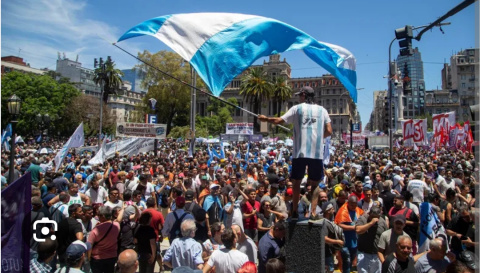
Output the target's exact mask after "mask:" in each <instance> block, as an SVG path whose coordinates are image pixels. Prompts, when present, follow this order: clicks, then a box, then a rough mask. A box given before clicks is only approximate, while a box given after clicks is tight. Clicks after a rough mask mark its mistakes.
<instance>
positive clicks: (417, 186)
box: [407, 179, 430, 203]
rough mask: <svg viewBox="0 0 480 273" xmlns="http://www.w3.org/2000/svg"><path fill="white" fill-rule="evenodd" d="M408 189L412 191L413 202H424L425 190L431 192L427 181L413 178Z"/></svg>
mask: <svg viewBox="0 0 480 273" xmlns="http://www.w3.org/2000/svg"><path fill="white" fill-rule="evenodd" d="M407 191H409V192H411V193H412V195H413V202H418V203H423V199H424V192H425V191H427V192H430V188H429V187H428V185H427V183H425V181H422V180H418V179H413V180H410V181H409V182H408V185H407Z"/></svg>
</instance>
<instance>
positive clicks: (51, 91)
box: [1, 71, 80, 136]
mask: <svg viewBox="0 0 480 273" xmlns="http://www.w3.org/2000/svg"><path fill="white" fill-rule="evenodd" d="M13 94H16V95H17V96H18V97H19V98H20V99H21V100H22V108H21V110H20V111H21V113H20V116H19V117H18V125H17V132H18V134H21V135H24V136H30V135H33V134H34V133H35V131H36V130H38V126H37V122H36V121H35V116H36V115H37V114H48V115H50V117H51V119H52V122H51V124H50V127H49V132H50V133H49V134H56V133H57V132H60V133H61V134H71V133H72V129H71V128H70V130H69V132H68V133H67V132H65V130H66V129H65V128H66V127H65V122H66V120H65V119H64V118H63V117H64V116H65V113H66V112H68V111H69V110H70V109H68V108H67V106H68V104H69V103H70V102H71V101H72V99H74V98H75V97H77V96H79V95H80V92H79V91H78V90H77V89H76V88H75V87H74V86H73V85H72V84H70V83H65V82H63V83H59V82H57V81H55V80H54V79H53V78H52V77H51V76H50V75H35V74H23V73H20V72H15V71H14V72H10V73H7V74H5V75H4V76H3V77H2V95H1V96H2V128H5V126H6V125H7V124H8V122H10V120H11V118H12V117H10V114H9V113H8V107H7V100H8V99H9V98H10V97H11V96H12V95H13ZM77 125H78V124H77ZM74 128H75V127H74ZM73 130H75V129H73Z"/></svg>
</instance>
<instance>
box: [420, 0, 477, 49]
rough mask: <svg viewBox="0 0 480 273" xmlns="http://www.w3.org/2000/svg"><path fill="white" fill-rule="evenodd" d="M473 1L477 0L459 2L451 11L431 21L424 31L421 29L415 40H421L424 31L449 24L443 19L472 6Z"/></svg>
mask: <svg viewBox="0 0 480 273" xmlns="http://www.w3.org/2000/svg"><path fill="white" fill-rule="evenodd" d="M473 3H475V0H465V1H463V2H462V3H460V4H458V5H457V6H456V7H454V8H453V9H451V10H450V11H449V12H447V13H445V15H443V16H442V17H440V18H438V19H437V20H435V22H433V23H431V24H430V25H428V26H426V27H425V28H424V29H422V31H420V32H419V33H418V34H417V36H416V37H415V40H417V41H420V39H421V38H422V35H423V33H425V32H426V31H427V30H430V29H432V28H433V27H436V26H442V25H449V24H450V23H442V21H443V20H445V19H447V18H448V17H450V16H452V15H455V14H456V13H458V12H459V11H461V10H463V9H464V8H466V7H468V6H470V5H471V4H473ZM419 28H420V27H419Z"/></svg>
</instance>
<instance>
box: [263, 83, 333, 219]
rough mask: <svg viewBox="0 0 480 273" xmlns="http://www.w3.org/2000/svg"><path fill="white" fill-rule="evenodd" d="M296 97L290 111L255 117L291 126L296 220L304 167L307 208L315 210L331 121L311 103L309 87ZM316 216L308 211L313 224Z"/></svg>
mask: <svg viewBox="0 0 480 273" xmlns="http://www.w3.org/2000/svg"><path fill="white" fill-rule="evenodd" d="M295 95H298V96H300V102H301V103H300V104H297V105H295V106H293V107H292V108H290V109H289V110H288V112H287V113H285V114H284V115H283V116H281V117H266V116H264V115H259V116H258V119H259V120H260V121H266V122H270V123H274V124H283V123H293V137H294V145H293V149H294V151H293V161H292V172H291V179H292V180H293V208H292V214H291V215H292V218H291V219H292V220H295V219H298V201H299V199H300V183H301V182H302V179H303V177H304V176H305V170H306V168H307V166H308V181H309V182H310V185H311V186H312V187H311V191H312V195H311V196H312V201H311V202H312V203H311V205H312V206H311V207H312V208H316V207H317V203H318V195H319V193H320V189H319V188H318V184H319V182H320V179H322V178H323V150H324V148H323V146H324V145H323V139H324V138H325V137H328V136H330V135H331V134H332V126H331V120H330V117H329V115H328V112H327V110H326V109H325V108H323V107H322V106H319V105H316V104H315V103H314V97H315V92H314V91H313V89H312V88H311V87H309V86H305V87H302V88H301V89H300V91H298V92H297V93H295ZM319 219H320V215H317V214H316V211H315V210H314V209H312V211H311V213H310V220H312V221H316V220H319Z"/></svg>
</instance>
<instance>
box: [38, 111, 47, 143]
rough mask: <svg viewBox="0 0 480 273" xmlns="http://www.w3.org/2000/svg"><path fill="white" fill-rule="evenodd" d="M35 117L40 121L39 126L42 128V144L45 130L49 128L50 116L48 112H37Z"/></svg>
mask: <svg viewBox="0 0 480 273" xmlns="http://www.w3.org/2000/svg"><path fill="white" fill-rule="evenodd" d="M35 119H36V120H37V122H38V127H39V128H40V144H42V141H43V136H44V135H45V136H46V135H47V134H46V133H45V134H44V131H45V130H48V125H49V124H50V116H49V115H48V114H37V116H36V117H35Z"/></svg>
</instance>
